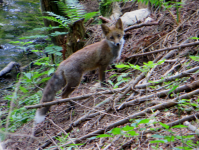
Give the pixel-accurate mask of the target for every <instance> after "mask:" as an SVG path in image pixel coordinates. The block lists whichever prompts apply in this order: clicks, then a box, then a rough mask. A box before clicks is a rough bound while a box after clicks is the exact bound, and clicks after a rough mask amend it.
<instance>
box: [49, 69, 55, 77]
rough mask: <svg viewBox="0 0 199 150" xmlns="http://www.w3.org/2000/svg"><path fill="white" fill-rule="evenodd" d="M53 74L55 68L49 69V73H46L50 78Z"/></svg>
mask: <svg viewBox="0 0 199 150" xmlns="http://www.w3.org/2000/svg"><path fill="white" fill-rule="evenodd" d="M54 72H55V68H51V69H50V70H49V71H48V76H50V75H51V74H52V73H54Z"/></svg>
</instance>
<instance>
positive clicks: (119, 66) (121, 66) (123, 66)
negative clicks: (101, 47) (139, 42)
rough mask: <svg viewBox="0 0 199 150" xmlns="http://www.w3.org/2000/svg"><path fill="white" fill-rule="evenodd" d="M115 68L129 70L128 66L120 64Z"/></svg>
mask: <svg viewBox="0 0 199 150" xmlns="http://www.w3.org/2000/svg"><path fill="white" fill-rule="evenodd" d="M115 67H117V68H127V69H128V68H130V66H129V65H125V64H120V65H116V66H115Z"/></svg>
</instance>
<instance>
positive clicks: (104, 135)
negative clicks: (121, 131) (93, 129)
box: [96, 134, 113, 138]
mask: <svg viewBox="0 0 199 150" xmlns="http://www.w3.org/2000/svg"><path fill="white" fill-rule="evenodd" d="M96 137H97V138H102V137H113V136H112V135H109V134H100V135H98V136H96Z"/></svg>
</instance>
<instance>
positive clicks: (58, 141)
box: [4, 0, 199, 150]
mask: <svg viewBox="0 0 199 150" xmlns="http://www.w3.org/2000/svg"><path fill="white" fill-rule="evenodd" d="M198 7H199V2H198V1H196V0H195V1H188V2H187V4H186V5H183V7H182V8H181V9H180V12H179V14H180V18H181V22H179V24H176V22H175V21H174V18H173V17H174V16H175V15H177V14H175V13H176V11H175V9H174V8H173V9H171V12H172V14H173V16H172V15H171V13H169V12H168V11H163V12H157V11H156V13H154V14H153V17H154V19H155V20H159V25H152V26H145V27H142V28H138V29H134V30H128V31H126V35H128V37H129V38H128V39H127V40H126V43H125V45H124V50H123V54H122V59H121V62H124V64H123V63H120V64H119V65H116V67H118V68H119V69H118V70H117V71H115V70H110V71H108V72H107V74H106V77H107V81H108V82H109V87H108V88H96V87H95V86H94V84H95V83H97V82H96V81H95V79H96V77H95V76H94V77H93V76H92V75H88V76H89V77H90V78H91V80H92V82H90V83H82V84H81V85H80V86H79V87H78V88H77V89H76V90H75V91H74V92H73V94H71V96H70V98H71V101H72V102H73V103H74V107H73V108H71V107H70V106H69V104H68V103H62V104H59V105H53V106H51V111H50V112H49V113H48V116H47V119H46V120H45V122H43V123H41V124H39V125H37V126H35V127H34V130H33V121H30V122H28V123H26V124H25V125H23V126H22V127H21V128H19V129H17V131H16V132H15V133H14V134H11V135H9V137H7V139H6V140H5V142H4V143H5V146H6V147H7V149H36V148H40V149H72V148H75V149H104V150H105V149H109V150H111V149H194V148H195V149H197V147H198V146H199V143H198V136H197V134H196V133H195V130H196V129H197V127H198V123H197V122H198V120H197V118H198V116H199V114H198V113H197V111H198V107H199V105H198V103H199V99H198V96H197V95H198V94H199V89H198V88H199V82H198V74H197V72H198V70H199V67H198V64H199V63H198V60H199V59H198V57H197V54H198V48H197V45H195V46H193V45H192V46H185V47H184V48H177V49H173V50H169V51H163V52H158V53H154V54H148V55H142V56H139V57H138V56H137V57H133V55H134V54H139V53H144V52H151V51H154V50H157V49H162V48H167V47H173V46H176V45H186V44H188V43H192V42H196V40H197V37H198V31H199V16H198V10H197V8H198ZM179 14H178V15H179ZM89 30H91V31H94V33H95V34H93V35H92V36H93V37H94V38H93V39H96V40H99V38H101V37H99V34H101V29H100V28H99V27H97V26H91V27H89ZM193 37H195V38H193ZM127 62H128V63H127ZM22 90H24V91H25V89H22ZM77 96H79V99H76V100H73V98H72V97H77ZM36 98H37V97H33V99H36ZM30 104H31V103H27V104H26V105H30ZM186 121H187V122H186ZM188 121H190V122H188ZM185 122H186V123H185ZM191 124H192V126H191ZM193 126H195V127H196V129H192V128H191V127H193Z"/></svg>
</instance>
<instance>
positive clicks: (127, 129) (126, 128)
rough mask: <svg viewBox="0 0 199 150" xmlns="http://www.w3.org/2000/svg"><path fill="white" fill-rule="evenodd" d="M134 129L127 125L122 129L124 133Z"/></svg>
mask: <svg viewBox="0 0 199 150" xmlns="http://www.w3.org/2000/svg"><path fill="white" fill-rule="evenodd" d="M133 129H134V127H130V126H129V125H126V126H125V127H123V128H122V130H124V131H130V130H133Z"/></svg>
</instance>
